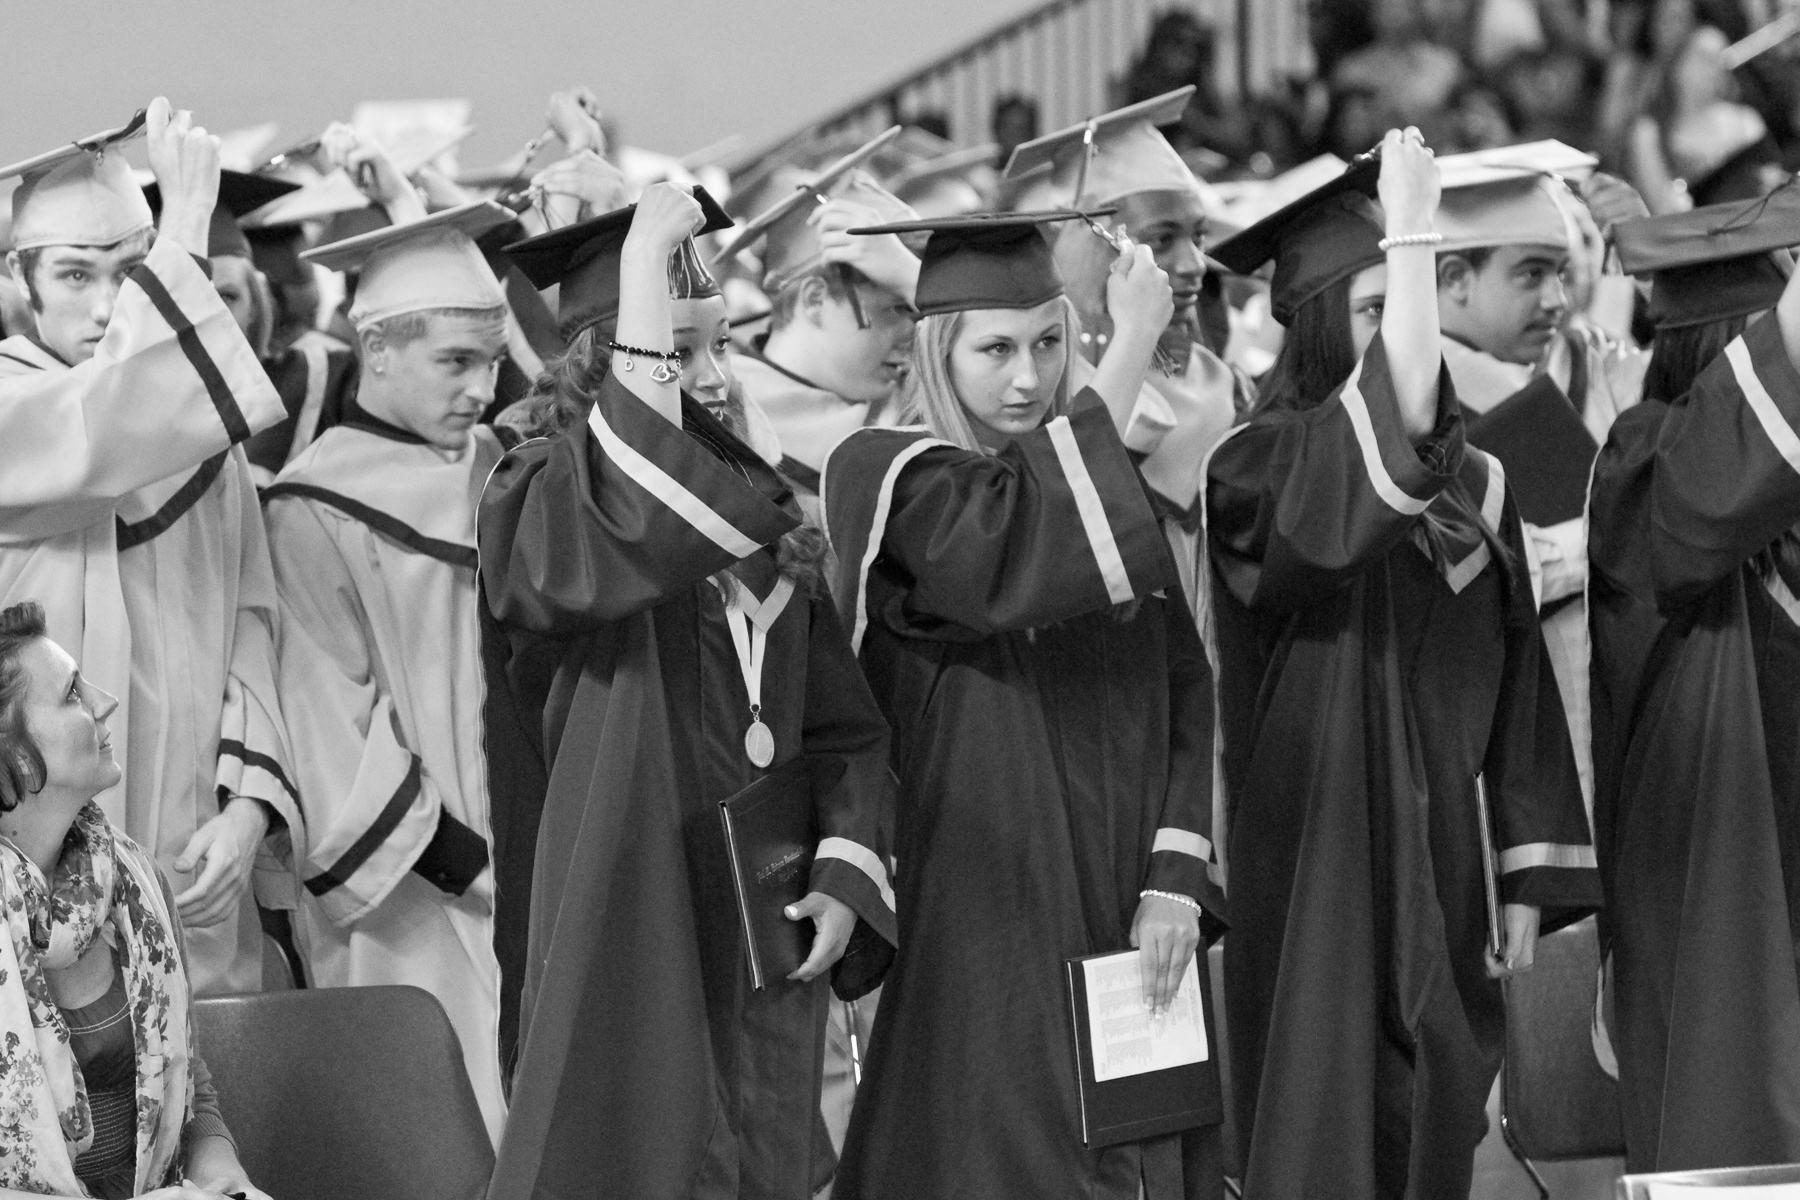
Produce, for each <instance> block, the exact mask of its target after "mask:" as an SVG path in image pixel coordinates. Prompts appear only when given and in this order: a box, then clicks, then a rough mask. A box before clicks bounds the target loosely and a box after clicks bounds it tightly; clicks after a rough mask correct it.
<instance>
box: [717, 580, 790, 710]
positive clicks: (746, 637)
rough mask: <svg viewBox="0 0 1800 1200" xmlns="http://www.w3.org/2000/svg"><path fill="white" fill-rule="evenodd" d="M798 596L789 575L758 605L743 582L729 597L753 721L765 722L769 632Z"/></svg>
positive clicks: (728, 614) (728, 618)
mask: <svg viewBox="0 0 1800 1200" xmlns="http://www.w3.org/2000/svg"><path fill="white" fill-rule="evenodd" d="M793 595H794V581H793V580H791V579H789V578H787V577H786V576H785V575H784V576H782V577H781V578H780V579H778V580H776V581H775V586H774V587H773V588H771V589H770V590H769V595H768V598H767V599H765V600H762V601H761V602H758V601H757V600H756V599H755V598H754V597H753V596H751V594H750V590H749V589H748V588H746V587H745V586H744V585H743V584H742V583H739V584H738V585H737V586H736V587H735V588H732V589H731V591H730V592H729V593H728V594H727V595H726V596H725V627H726V628H727V629H730V630H731V644H732V645H733V646H734V647H735V648H736V649H737V658H738V668H739V669H740V670H741V671H742V672H743V675H744V694H745V695H747V696H748V697H749V698H750V719H751V721H752V722H761V721H762V671H763V659H764V658H766V657H767V653H766V651H767V646H768V642H769V630H770V629H771V628H773V627H774V624H775V622H776V620H777V619H778V618H779V617H780V616H781V614H782V612H783V611H784V610H786V608H787V603H788V601H789V600H790V599H792V598H793Z"/></svg>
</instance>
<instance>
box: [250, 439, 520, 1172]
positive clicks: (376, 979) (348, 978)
mask: <svg viewBox="0 0 1800 1200" xmlns="http://www.w3.org/2000/svg"><path fill="white" fill-rule="evenodd" d="M499 461H500V443H499V441H498V440H497V439H496V438H495V436H494V433H493V431H492V430H491V429H488V428H486V427H484V426H477V427H476V428H475V429H474V430H473V431H471V435H470V441H469V444H468V446H467V447H466V448H465V449H464V451H463V452H462V453H461V454H460V455H458V456H454V457H449V456H446V455H444V454H443V453H441V452H439V451H438V450H436V449H434V448H433V447H431V446H430V445H428V444H426V443H425V442H423V441H421V440H420V439H418V438H416V437H413V436H412V435H410V434H407V433H405V432H404V431H402V430H398V429H395V428H394V427H393V426H390V425H386V424H384V423H383V424H375V423H370V424H348V425H341V426H338V427H337V428H335V429H332V430H328V431H327V432H326V433H325V434H324V435H323V436H321V437H320V438H319V439H318V440H317V441H315V442H314V443H312V445H310V446H308V447H307V448H306V449H305V450H303V451H302V452H301V453H300V456H299V457H298V458H296V459H295V460H294V461H293V462H291V463H289V464H288V466H287V468H286V469H285V470H284V471H282V473H281V475H280V477H279V478H278V479H277V481H276V482H275V485H274V486H273V487H271V488H269V489H268V490H267V491H265V492H264V493H263V502H264V506H265V507H264V512H265V514H266V518H267V522H268V527H269V546H270V551H271V553H272V555H273V557H274V562H275V578H276V582H277V584H278V586H279V589H280V593H281V613H282V624H281V636H280V681H279V682H280V688H281V705H282V712H283V714H284V715H285V716H286V718H287V723H288V729H289V732H290V734H291V735H292V738H293V743H294V765H295V773H296V777H297V782H298V783H299V786H300V795H301V806H302V808H303V810H304V811H305V813H306V828H307V842H306V847H305V854H304V860H303V862H304V867H303V871H304V875H305V882H306V890H305V895H304V896H303V898H302V904H301V910H300V933H301V945H302V948H303V951H304V952H305V955H306V961H307V967H308V977H309V979H311V980H312V981H313V982H315V983H317V984H320V985H322V986H325V987H353V986H358V985H368V984H389V983H399V984H413V985H414V986H417V987H422V988H424V989H425V990H426V991H428V992H430V993H431V994H432V995H433V996H436V997H437V999H438V1002H439V1003H441V1004H442V1005H443V1006H444V1011H445V1012H446V1013H447V1014H449V1017H450V1024H451V1026H452V1027H453V1028H454V1029H455V1030H456V1035H457V1038H458V1039H459V1040H460V1041H461V1043H462V1050H463V1061H464V1063H465V1065H466V1066H467V1068H468V1072H469V1080H470V1082H471V1083H472V1084H473V1085H474V1088H475V1097H476V1099H477V1100H478V1101H479V1102H480V1104H481V1111H482V1116H483V1117H484V1118H485V1120H486V1121H487V1126H488V1133H489V1134H490V1135H491V1136H492V1137H493V1139H494V1141H495V1143H496V1145H497V1144H498V1143H499V1139H500V1130H501V1127H502V1124H503V1122H504V1119H505V1115H506V1106H505V1101H504V1099H503V1097H502V1095H501V1089H500V1058H499V1045H498V1036H499V1034H498V1029H499V1020H500V1013H499V1003H500V967H499V964H498V962H497V961H496V959H495V957H494V925H493V896H494V886H493V872H492V870H491V869H490V866H489V849H488V792H487V771H486V764H485V762H484V759H483V756H482V746H481V704H482V691H483V683H482V676H481V642H480V632H479V629H478V627H477V623H476V619H475V509H476V504H477V502H478V501H479V499H480V496H481V489H482V485H484V484H485V483H486V482H487V477H488V473H489V472H490V471H491V470H492V469H493V467H494V465H495V464H496V463H498V462H499Z"/></svg>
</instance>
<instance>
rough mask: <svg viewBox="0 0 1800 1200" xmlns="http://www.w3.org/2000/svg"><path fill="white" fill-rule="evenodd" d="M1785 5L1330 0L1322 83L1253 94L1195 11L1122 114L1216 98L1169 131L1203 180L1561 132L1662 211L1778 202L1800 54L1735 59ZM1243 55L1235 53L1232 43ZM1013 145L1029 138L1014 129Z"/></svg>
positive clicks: (1316, 38) (1151, 54)
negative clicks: (1760, 199) (1736, 64)
mask: <svg viewBox="0 0 1800 1200" xmlns="http://www.w3.org/2000/svg"><path fill="white" fill-rule="evenodd" d="M1785 7H1789V6H1786V5H1784V4H1783V3H1782V0H1315V2H1314V3H1312V4H1310V5H1309V10H1310V11H1309V13H1308V19H1309V30H1308V32H1309V34H1310V38H1311V46H1312V51H1313V57H1314V59H1315V61H1316V64H1317V70H1316V72H1315V73H1314V74H1313V75H1312V76H1311V77H1308V78H1294V79H1292V80H1290V81H1289V83H1288V86H1287V87H1286V88H1285V89H1283V90H1279V91H1277V92H1274V93H1273V94H1270V95H1264V96H1255V97H1251V98H1248V99H1245V98H1241V97H1238V96H1236V95H1232V94H1229V93H1228V92H1227V90H1226V89H1224V88H1221V87H1220V86H1219V83H1218V77H1219V72H1218V70H1217V69H1216V63H1217V62H1218V54H1219V51H1220V41H1221V39H1222V38H1223V37H1225V35H1224V34H1223V33H1221V31H1219V30H1217V29H1215V28H1213V27H1211V26H1209V25H1208V24H1207V23H1206V22H1205V21H1203V20H1202V19H1201V18H1200V17H1199V16H1197V15H1195V14H1194V12H1193V11H1191V10H1188V9H1181V8H1177V9H1173V10H1171V11H1169V12H1167V13H1165V14H1164V15H1162V16H1161V17H1160V18H1159V19H1158V20H1157V22H1156V24H1155V27H1154V29H1153V30H1152V32H1151V35H1150V37H1149V39H1148V43H1147V45H1146V48H1145V50H1144V53H1143V55H1142V57H1140V58H1139V59H1138V60H1137V61H1136V62H1135V63H1134V64H1133V65H1132V67H1131V69H1130V70H1129V72H1127V73H1126V75H1125V76H1124V77H1123V78H1122V79H1120V80H1118V81H1117V84H1116V88H1117V91H1118V93H1119V94H1118V96H1117V99H1118V101H1119V102H1120V103H1129V102H1132V101H1136V100H1143V99H1146V98H1148V97H1151V96H1155V95H1159V94H1161V93H1163V92H1166V91H1169V90H1170V89H1171V88H1176V87H1181V86H1184V85H1186V84H1190V83H1192V84H1195V85H1197V86H1198V89H1199V90H1198V93H1197V95H1196V98H1195V100H1194V102H1193V103H1192V104H1190V105H1189V106H1188V110H1187V113H1186V115H1185V116H1184V117H1183V118H1182V121H1181V124H1180V125H1179V127H1177V128H1175V129H1171V130H1169V131H1168V134H1169V137H1170V140H1171V141H1172V142H1173V143H1174V144H1175V146H1176V147H1177V149H1179V150H1181V151H1182V152H1183V153H1184V154H1186V155H1188V156H1189V158H1190V162H1191V165H1193V166H1194V167H1195V169H1196V172H1197V173H1198V174H1200V175H1201V176H1202V177H1203V178H1208V179H1210V180H1213V181H1219V180H1230V179H1238V178H1244V177H1252V178H1256V177H1264V178H1266V177H1268V176H1270V175H1272V174H1274V173H1277V172H1279V171H1282V170H1285V169H1287V168H1290V167H1293V166H1296V165H1298V164H1300V163H1302V162H1304V161H1306V160H1308V159H1310V158H1312V157H1314V156H1316V155H1318V154H1324V153H1333V154H1336V155H1338V156H1340V157H1343V158H1346V159H1347V158H1351V157H1353V156H1355V155H1357V154H1359V153H1362V152H1363V151H1365V150H1368V149H1369V148H1370V147H1371V146H1373V145H1375V143H1376V142H1378V141H1379V140H1380V138H1381V135H1382V133H1383V132H1384V131H1385V130H1387V129H1390V128H1394V127H1396V126H1405V125H1409V124H1410V125H1417V126H1418V127H1419V128H1420V129H1421V130H1422V131H1424V133H1425V135H1426V137H1427V138H1428V139H1429V141H1430V143H1431V145H1432V146H1434V147H1437V148H1439V149H1440V152H1441V153H1453V152H1456V151H1469V150H1482V149H1487V148H1490V147H1495V146H1504V145H1509V144H1513V143H1518V142H1528V141H1537V140H1541V139H1544V138H1555V139H1557V140H1559V141H1562V142H1566V143H1568V144H1570V145H1573V146H1578V147H1581V148H1582V149H1584V150H1589V151H1591V152H1593V153H1595V154H1597V155H1599V157H1600V160H1601V169H1602V170H1604V171H1607V172H1609V173H1611V174H1614V175H1617V176H1619V177H1621V178H1624V179H1626V180H1628V181H1630V182H1631V183H1632V184H1633V185H1635V186H1636V187H1637V189H1638V191H1639V192H1641V193H1642V194H1643V196H1644V199H1645V201H1646V202H1647V203H1648V204H1649V206H1650V209H1651V211H1652V212H1657V213H1660V212H1669V211H1676V210H1679V209H1681V208H1683V207H1685V206H1686V205H1687V203H1688V202H1689V201H1692V202H1694V203H1700V204H1704V203H1708V202H1712V201H1717V200H1724V199H1731V198H1735V197H1737V196H1741V195H1749V194H1757V193H1759V192H1761V191H1763V190H1766V187H1765V184H1766V182H1767V179H1768V172H1769V171H1771V170H1792V169H1793V168H1794V166H1795V165H1796V164H1797V163H1800V50H1797V49H1796V48H1795V44H1794V43H1791V42H1790V43H1787V44H1784V45H1782V46H1778V47H1776V48H1775V49H1773V50H1771V51H1769V52H1767V53H1764V54H1761V55H1759V56H1757V57H1756V58H1754V59H1752V60H1751V61H1750V62H1749V63H1747V64H1745V65H1744V66H1742V67H1741V68H1740V69H1737V70H1735V71H1734V70H1732V69H1730V68H1729V67H1728V66H1727V60H1726V58H1725V57H1724V52H1725V51H1726V48H1727V47H1728V46H1729V45H1730V44H1732V43H1733V42H1736V41H1737V40H1739V39H1741V38H1743V37H1744V36H1746V35H1747V34H1748V33H1750V32H1751V31H1752V30H1754V29H1757V28H1759V27H1760V26H1762V25H1764V24H1765V23H1767V22H1768V21H1770V20H1772V19H1774V18H1775V17H1776V16H1778V15H1779V14H1780V12H1781V11H1783V10H1784V8H1785ZM1226 49H1227V51H1229V47H1227V48H1226ZM995 135H996V139H997V140H998V141H1000V142H1001V143H1002V145H1003V146H1005V145H1008V144H1009V143H1010V142H1011V140H1012V139H1011V138H1010V137H1009V136H1008V132H1007V131H1006V130H1004V129H1002V128H1001V127H1000V123H999V122H998V121H996V128H995Z"/></svg>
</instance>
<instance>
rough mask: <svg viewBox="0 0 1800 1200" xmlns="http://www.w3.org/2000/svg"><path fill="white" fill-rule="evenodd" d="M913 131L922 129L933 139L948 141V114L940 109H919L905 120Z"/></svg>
mask: <svg viewBox="0 0 1800 1200" xmlns="http://www.w3.org/2000/svg"><path fill="white" fill-rule="evenodd" d="M906 123H907V124H908V125H911V126H912V127H913V128H914V129H923V130H924V131H925V132H926V133H929V134H931V135H932V136H934V137H941V138H943V139H944V140H945V141H946V142H947V141H950V140H951V138H950V114H949V113H947V112H945V111H944V110H943V109H941V108H921V109H920V110H919V111H918V112H915V113H914V114H913V115H912V116H910V117H908V118H907V119H906Z"/></svg>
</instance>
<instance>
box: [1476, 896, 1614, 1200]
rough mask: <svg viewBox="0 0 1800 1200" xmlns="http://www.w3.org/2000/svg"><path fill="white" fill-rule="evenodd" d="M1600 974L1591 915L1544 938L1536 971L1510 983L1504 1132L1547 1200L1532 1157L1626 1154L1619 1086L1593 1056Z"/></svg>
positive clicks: (1503, 1086)
mask: <svg viewBox="0 0 1800 1200" xmlns="http://www.w3.org/2000/svg"><path fill="white" fill-rule="evenodd" d="M1599 969H1600V943H1599V937H1598V934H1597V933H1596V932H1595V928H1594V922H1593V919H1592V918H1589V919H1588V920H1585V921H1579V922H1577V923H1575V924H1574V925H1571V926H1569V927H1568V928H1566V929H1560V930H1558V931H1557V932H1555V933H1551V934H1546V935H1545V936H1543V937H1541V938H1539V939H1538V944H1537V959H1536V962H1535V963H1534V965H1533V966H1532V968H1531V970H1529V971H1526V972H1525V973H1524V974H1522V975H1518V976H1515V977H1514V978H1512V979H1509V980H1507V981H1506V1064H1505V1066H1504V1067H1503V1068H1502V1070H1501V1079H1500V1134H1501V1136H1502V1137H1503V1138H1504V1139H1505V1140H1506V1147H1507V1149H1508V1150H1510V1151H1512V1155H1513V1157H1514V1158H1516V1159H1518V1161H1519V1165H1520V1166H1522V1167H1523V1168H1525V1171H1526V1173H1527V1174H1528V1175H1530V1176H1531V1182H1532V1183H1533V1184H1534V1185H1535V1186H1536V1187H1537V1190H1538V1195H1539V1196H1541V1197H1542V1198H1543V1200H1550V1189H1549V1187H1548V1186H1547V1185H1546V1184H1545V1183H1544V1178H1543V1176H1542V1175H1541V1174H1540V1173H1539V1172H1538V1169H1537V1168H1536V1167H1535V1166H1533V1165H1532V1160H1533V1159H1538V1160H1542V1161H1545V1162H1564V1161H1568V1160H1570V1159H1578V1158H1610V1157H1614V1156H1619V1155H1623V1154H1624V1153H1625V1134H1624V1127H1623V1125H1622V1124H1621V1122H1620V1119H1619V1085H1618V1081H1617V1080H1615V1079H1613V1078H1612V1077H1611V1076H1609V1075H1608V1074H1606V1072H1604V1071H1602V1070H1601V1069H1600V1064H1599V1062H1598V1061H1596V1059H1595V1057H1594V1046H1593V1034H1592V1026H1593V1016H1594V992H1595V987H1596V984H1597V981H1598V977H1599Z"/></svg>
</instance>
